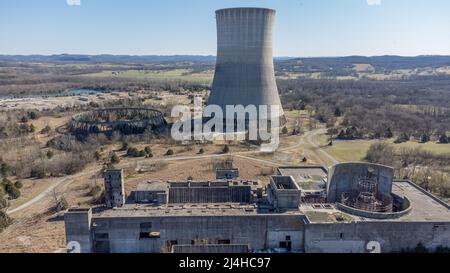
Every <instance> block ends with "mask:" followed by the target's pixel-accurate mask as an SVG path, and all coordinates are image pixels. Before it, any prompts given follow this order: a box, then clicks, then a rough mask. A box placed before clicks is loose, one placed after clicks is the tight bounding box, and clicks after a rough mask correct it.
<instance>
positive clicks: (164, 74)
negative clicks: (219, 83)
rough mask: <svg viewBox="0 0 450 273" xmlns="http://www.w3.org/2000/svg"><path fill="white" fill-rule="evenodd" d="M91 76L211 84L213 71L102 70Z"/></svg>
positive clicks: (90, 75)
mask: <svg viewBox="0 0 450 273" xmlns="http://www.w3.org/2000/svg"><path fill="white" fill-rule="evenodd" d="M85 76H89V77H118V78H133V79H148V80H178V81H187V82H194V83H199V84H210V83H211V81H212V78H213V72H202V73H192V71H191V70H187V69H174V70H123V71H117V72H116V71H102V72H98V73H91V74H86V75H85Z"/></svg>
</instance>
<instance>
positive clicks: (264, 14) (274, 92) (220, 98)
mask: <svg viewBox="0 0 450 273" xmlns="http://www.w3.org/2000/svg"><path fill="white" fill-rule="evenodd" d="M275 13H276V12H275V10H271V9H263V8H231V9H222V10H218V11H216V19H217V63H216V71H215V75H214V81H213V85H212V91H211V95H210V97H209V100H208V104H209V105H211V104H213V105H219V106H221V107H222V109H223V111H224V113H225V106H226V105H243V106H248V105H256V107H258V106H259V105H267V106H268V107H269V109H270V107H271V106H272V105H279V107H280V113H279V116H278V117H274V116H272V117H270V114H269V119H274V118H281V117H283V116H284V113H283V110H282V107H281V102H280V97H279V95H278V88H277V85H276V81H275V73H274V65H273V55H272V54H273V53H272V34H273V26H274V22H275ZM269 113H270V112H269Z"/></svg>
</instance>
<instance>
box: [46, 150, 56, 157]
mask: <svg viewBox="0 0 450 273" xmlns="http://www.w3.org/2000/svg"><path fill="white" fill-rule="evenodd" d="M54 155H55V154H54V153H53V152H52V150H48V151H47V154H46V156H47V158H48V159H51V158H52V157H53V156H54Z"/></svg>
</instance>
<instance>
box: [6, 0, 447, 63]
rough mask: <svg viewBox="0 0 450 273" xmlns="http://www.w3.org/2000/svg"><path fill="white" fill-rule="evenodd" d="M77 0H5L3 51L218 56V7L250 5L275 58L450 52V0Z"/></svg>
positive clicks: (9, 52)
mask: <svg viewBox="0 0 450 273" xmlns="http://www.w3.org/2000/svg"><path fill="white" fill-rule="evenodd" d="M78 1H80V0H39V1H36V0H1V1H0V54H60V53H71V54H130V55H153V54H158V55H172V54H201V55H215V52H216V29H215V27H216V25H215V18H214V11H215V10H216V9H220V8H227V7H237V6H251V7H268V8H274V9H276V10H277V21H276V27H275V37H274V51H275V52H274V54H275V55H276V56H301V57H311V56H345V55H366V56H374V55H405V56H413V55H421V54H426V55H429V54H440V55H450V1H448V0H239V1H238V0H81V3H80V5H78V3H77V2H78ZM69 4H70V5H69Z"/></svg>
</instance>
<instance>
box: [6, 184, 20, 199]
mask: <svg viewBox="0 0 450 273" xmlns="http://www.w3.org/2000/svg"><path fill="white" fill-rule="evenodd" d="M8 195H9V197H10V198H11V199H17V198H19V197H20V191H19V190H18V189H17V188H16V187H14V186H13V187H12V188H11V189H10V190H9V191H8Z"/></svg>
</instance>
